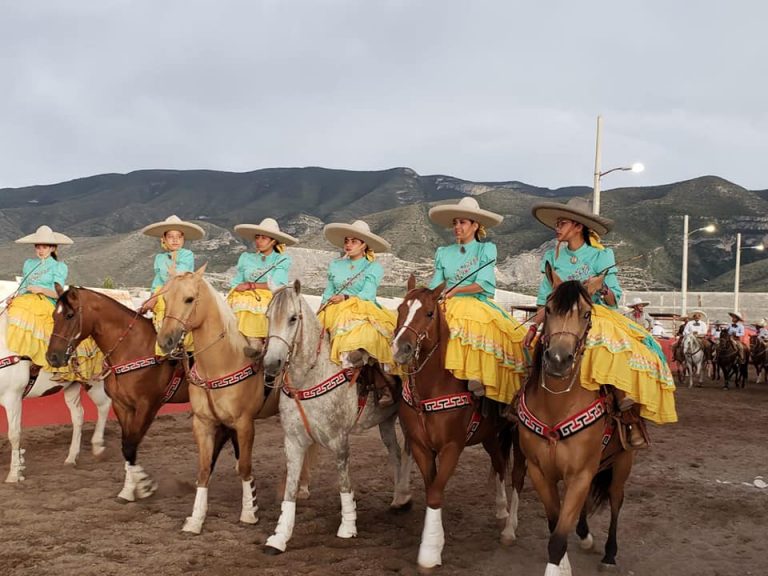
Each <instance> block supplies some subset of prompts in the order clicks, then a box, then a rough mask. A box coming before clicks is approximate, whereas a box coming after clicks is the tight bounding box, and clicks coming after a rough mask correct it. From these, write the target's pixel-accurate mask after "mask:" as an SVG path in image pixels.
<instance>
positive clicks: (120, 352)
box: [46, 285, 189, 503]
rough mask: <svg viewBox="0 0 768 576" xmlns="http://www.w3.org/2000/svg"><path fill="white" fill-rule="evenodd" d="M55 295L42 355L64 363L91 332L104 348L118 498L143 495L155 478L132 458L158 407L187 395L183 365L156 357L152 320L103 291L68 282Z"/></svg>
mask: <svg viewBox="0 0 768 576" xmlns="http://www.w3.org/2000/svg"><path fill="white" fill-rule="evenodd" d="M56 292H57V294H58V295H59V299H58V302H57V303H56V308H55V310H54V312H53V334H54V337H52V338H51V340H50V343H49V344H48V350H47V352H46V357H47V359H48V362H49V363H50V364H51V366H65V365H66V364H67V362H69V358H70V355H71V354H72V351H73V350H74V349H75V348H77V346H78V344H79V343H80V342H82V341H83V340H84V339H85V338H88V337H92V338H93V339H94V341H95V342H96V345H97V346H98V347H99V348H100V349H101V350H102V351H103V353H104V364H105V367H106V369H107V370H105V374H106V376H105V387H106V393H107V394H108V395H109V397H110V398H111V399H112V407H113V409H114V411H115V415H116V416H117V420H118V422H119V424H120V430H121V436H122V438H121V446H122V454H123V458H124V459H125V466H124V468H125V478H124V482H123V487H122V489H121V490H120V492H119V494H118V495H117V500H118V501H119V502H122V503H127V502H134V501H136V500H137V499H142V498H147V497H149V496H151V495H152V494H154V493H155V491H156V490H157V483H156V482H155V481H154V480H153V479H152V478H151V477H150V476H149V475H148V474H147V473H146V472H145V471H144V469H143V468H142V466H140V465H139V464H137V463H136V460H137V455H138V448H139V445H140V444H141V441H142V440H143V439H144V436H145V435H146V433H147V431H148V430H149V427H150V426H151V425H152V422H153V421H154V419H155V416H156V415H157V412H158V410H160V408H161V407H162V406H163V404H165V403H172V404H179V403H184V402H188V401H189V394H188V391H187V382H186V380H185V378H184V374H183V369H182V366H181V365H180V363H179V362H178V361H175V360H160V359H159V358H156V357H155V339H156V333H155V328H154V326H153V325H152V322H151V321H150V320H149V319H147V318H145V317H144V316H142V315H140V314H139V313H138V312H137V311H134V310H131V309H130V308H128V307H126V306H123V305H122V304H121V303H120V302H118V301H117V300H115V299H113V298H110V297H109V296H106V295H104V294H101V293H99V292H96V291H94V290H89V289H88V288H81V287H75V286H72V287H70V288H69V289H68V290H66V291H65V290H64V289H63V288H62V287H61V286H58V285H57V286H56Z"/></svg>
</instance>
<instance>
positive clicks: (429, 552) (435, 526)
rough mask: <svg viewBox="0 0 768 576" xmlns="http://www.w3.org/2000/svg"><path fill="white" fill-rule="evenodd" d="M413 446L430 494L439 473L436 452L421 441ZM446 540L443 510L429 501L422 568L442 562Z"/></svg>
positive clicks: (421, 561) (420, 548) (422, 548)
mask: <svg viewBox="0 0 768 576" xmlns="http://www.w3.org/2000/svg"><path fill="white" fill-rule="evenodd" d="M411 446H412V450H413V459H414V460H415V461H416V465H417V466H418V467H419V470H420V471H421V477H422V478H423V479H424V488H425V490H426V492H427V494H429V489H430V487H431V486H432V483H433V482H434V481H435V476H436V475H437V466H436V463H435V453H434V452H433V451H432V450H431V449H430V448H428V447H426V446H424V445H423V444H421V443H419V442H416V443H414V444H412V445H411ZM444 540H445V538H444V535H443V521H442V518H441V511H440V510H439V509H438V510H434V509H432V508H431V507H430V505H429V501H428V502H427V510H426V513H425V517H424V529H423V531H422V533H421V544H420V545H419V555H418V564H419V569H420V570H422V571H423V570H429V569H431V568H434V567H435V566H439V565H440V564H442V558H441V554H442V551H443V544H444Z"/></svg>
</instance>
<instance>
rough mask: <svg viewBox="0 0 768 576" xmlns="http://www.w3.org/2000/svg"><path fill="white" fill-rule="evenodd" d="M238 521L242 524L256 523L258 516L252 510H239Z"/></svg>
mask: <svg viewBox="0 0 768 576" xmlns="http://www.w3.org/2000/svg"><path fill="white" fill-rule="evenodd" d="M240 522H242V523H243V524H258V523H259V518H258V517H257V516H256V514H254V513H253V512H241V513H240Z"/></svg>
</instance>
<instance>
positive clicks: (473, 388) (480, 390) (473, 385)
mask: <svg viewBox="0 0 768 576" xmlns="http://www.w3.org/2000/svg"><path fill="white" fill-rule="evenodd" d="M467 390H469V391H470V392H472V394H474V395H475V396H485V386H484V385H483V383H482V382H480V380H467Z"/></svg>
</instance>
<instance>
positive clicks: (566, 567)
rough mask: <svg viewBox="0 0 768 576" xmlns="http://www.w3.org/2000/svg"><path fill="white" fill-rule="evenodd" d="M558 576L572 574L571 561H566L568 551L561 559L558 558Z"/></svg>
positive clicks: (570, 575) (571, 575) (569, 575)
mask: <svg viewBox="0 0 768 576" xmlns="http://www.w3.org/2000/svg"><path fill="white" fill-rule="evenodd" d="M560 576H573V573H572V572H571V563H570V562H569V561H568V552H566V553H565V554H564V555H563V559H562V560H560Z"/></svg>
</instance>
